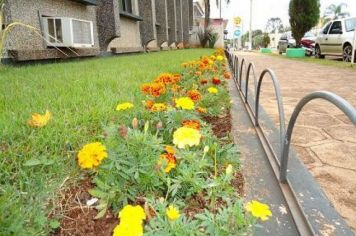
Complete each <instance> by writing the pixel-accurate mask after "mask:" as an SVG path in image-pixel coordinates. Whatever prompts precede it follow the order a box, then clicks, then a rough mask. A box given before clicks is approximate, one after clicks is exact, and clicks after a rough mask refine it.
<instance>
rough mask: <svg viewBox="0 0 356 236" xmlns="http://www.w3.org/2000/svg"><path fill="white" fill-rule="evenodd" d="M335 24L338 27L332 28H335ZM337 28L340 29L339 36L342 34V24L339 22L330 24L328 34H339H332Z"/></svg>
mask: <svg viewBox="0 0 356 236" xmlns="http://www.w3.org/2000/svg"><path fill="white" fill-rule="evenodd" d="M336 24H339V25H340V27H338V28H334V26H335V25H336ZM339 28H340V30H341V34H342V32H343V31H342V22H341V21H334V22H333V23H332V25H331V26H330V29H329V34H340V33H333V30H335V29H339Z"/></svg>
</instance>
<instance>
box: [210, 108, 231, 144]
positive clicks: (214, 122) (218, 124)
mask: <svg viewBox="0 0 356 236" xmlns="http://www.w3.org/2000/svg"><path fill="white" fill-rule="evenodd" d="M204 120H205V121H206V122H208V123H209V124H211V126H212V128H213V132H214V134H215V136H216V137H218V138H223V137H226V136H228V135H229V134H230V132H231V114H230V112H227V113H226V114H225V115H223V116H217V117H208V116H205V117H204Z"/></svg>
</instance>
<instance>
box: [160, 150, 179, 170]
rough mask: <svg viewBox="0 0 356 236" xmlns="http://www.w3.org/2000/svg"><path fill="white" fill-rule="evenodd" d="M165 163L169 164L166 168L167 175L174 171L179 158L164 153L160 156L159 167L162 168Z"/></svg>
mask: <svg viewBox="0 0 356 236" xmlns="http://www.w3.org/2000/svg"><path fill="white" fill-rule="evenodd" d="M163 161H165V162H166V163H167V164H166V166H165V168H164V172H165V173H169V172H170V171H171V170H172V169H174V168H176V166H177V158H176V157H175V156H174V154H172V153H164V154H161V155H160V158H159V161H158V165H159V166H162V162H163Z"/></svg>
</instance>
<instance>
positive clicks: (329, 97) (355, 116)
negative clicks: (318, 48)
mask: <svg viewBox="0 0 356 236" xmlns="http://www.w3.org/2000/svg"><path fill="white" fill-rule="evenodd" d="M318 98H319V99H324V100H326V101H329V102H330V103H332V104H334V105H335V106H336V107H338V108H339V109H340V110H341V111H343V112H344V113H345V115H346V116H347V117H348V118H349V119H350V120H351V122H352V123H353V124H354V125H355V126H356V109H355V108H354V107H353V106H352V105H351V104H350V103H348V102H347V101H346V100H345V99H343V98H342V97H340V96H338V95H336V94H334V93H330V92H327V91H317V92H314V93H311V94H309V95H307V96H305V97H304V98H302V100H300V101H299V103H298V105H297V106H296V108H295V109H294V111H293V113H292V116H291V118H290V121H289V124H288V129H287V133H286V135H285V139H284V144H283V152H282V160H281V171H280V177H279V180H280V181H281V182H282V183H285V182H286V181H287V168H288V158H289V157H288V156H289V146H290V140H291V138H292V133H293V128H294V125H295V122H296V120H297V118H298V116H299V114H300V112H301V111H302V109H303V108H304V106H305V105H306V104H308V103H309V102H310V101H312V100H314V99H318Z"/></svg>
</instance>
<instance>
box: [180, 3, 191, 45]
mask: <svg viewBox="0 0 356 236" xmlns="http://www.w3.org/2000/svg"><path fill="white" fill-rule="evenodd" d="M181 1H182V14H183V17H182V19H183V21H182V24H183V44H184V47H189V3H188V2H189V0H181Z"/></svg>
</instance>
